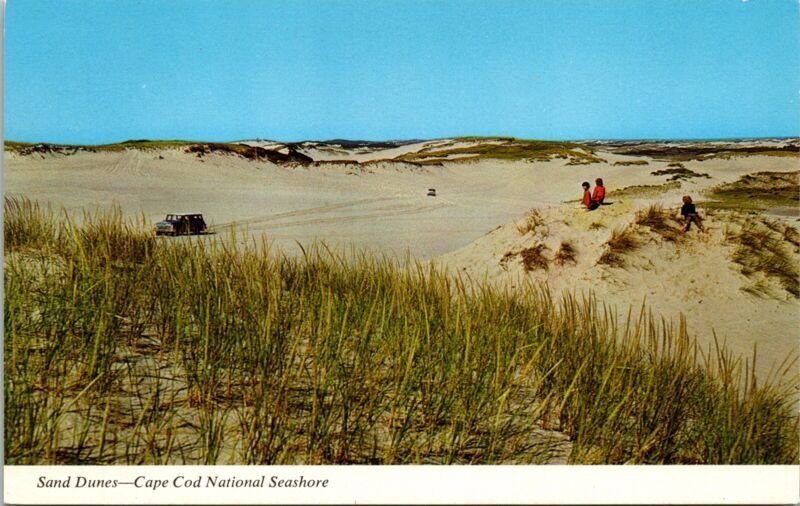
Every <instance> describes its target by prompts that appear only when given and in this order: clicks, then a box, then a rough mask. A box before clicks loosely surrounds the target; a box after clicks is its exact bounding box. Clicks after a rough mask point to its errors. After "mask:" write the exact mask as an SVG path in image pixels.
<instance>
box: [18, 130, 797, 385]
mask: <svg viewBox="0 0 800 506" xmlns="http://www.w3.org/2000/svg"><path fill="white" fill-rule="evenodd" d="M433 142H436V143H445V142H447V141H446V140H444V141H433ZM426 146H431V143H419V144H412V145H406V146H402V147H399V148H393V149H390V150H377V151H369V150H358V151H357V152H347V151H346V150H342V152H333V151H328V152H327V153H326V154H324V155H323V154H322V153H321V152H316V151H313V149H311V148H309V150H308V152H309V153H312V156H313V157H315V159H317V160H319V159H324V158H327V159H339V160H341V159H350V160H361V161H369V160H382V159H386V158H389V157H393V156H399V155H401V154H403V153H408V152H413V151H414V150H419V149H423V148H424V147H426ZM317 151H319V150H317ZM598 155H599V156H601V157H602V158H604V159H605V160H607V163H595V164H590V165H566V163H567V160H552V161H549V162H538V163H527V162H500V161H492V160H486V161H480V162H474V163H447V164H445V165H444V166H436V165H431V166H414V165H409V164H404V163H393V162H372V163H367V164H361V165H359V164H325V163H323V164H312V165H308V166H286V165H283V166H279V165H274V164H270V163H267V162H253V161H248V160H245V159H242V158H238V157H235V156H227V155H221V154H210V155H207V156H205V157H203V158H198V157H197V156H195V155H192V154H188V153H185V152H183V151H182V150H178V149H172V150H169V149H168V150H160V151H141V150H127V151H123V152H118V153H103V152H100V153H87V152H80V153H77V154H75V155H71V156H64V155H38V154H36V155H29V156H20V155H16V154H13V153H8V152H7V153H6V154H5V159H4V175H3V183H4V193H5V194H6V195H24V196H27V197H29V198H31V199H35V200H38V201H40V202H48V203H50V204H52V205H54V206H56V207H58V206H64V207H65V208H66V209H67V210H69V211H73V212H80V211H81V210H91V209H94V208H105V207H108V206H109V205H111V204H112V203H113V202H118V203H119V204H120V206H121V207H122V208H123V210H124V212H125V213H126V214H128V215H130V216H141V215H142V214H143V215H144V217H145V219H146V220H147V221H149V222H155V221H157V220H159V219H161V218H162V217H163V215H164V214H166V213H167V212H174V211H199V212H202V213H204V215H205V216H206V219H207V221H209V222H210V223H211V224H212V225H214V228H215V230H217V231H218V232H219V233H220V236H222V235H221V234H222V233H223V232H225V230H226V229H227V228H229V227H231V226H233V227H234V228H236V229H237V231H238V232H239V233H240V234H241V236H242V237H249V236H261V235H264V234H266V236H267V237H268V238H269V240H270V241H271V242H272V244H273V245H274V246H275V247H277V248H281V249H283V250H286V251H288V252H292V251H296V250H297V246H296V242H298V241H299V242H300V243H308V242H310V241H312V240H314V239H323V240H325V241H326V242H328V243H329V244H332V245H334V246H337V247H347V246H349V245H354V246H356V247H370V248H374V249H376V250H378V251H380V252H387V253H390V254H403V253H404V252H405V251H409V252H410V253H411V254H412V255H413V256H415V257H417V258H420V259H426V258H434V257H438V260H439V261H441V262H443V263H445V264H446V265H448V266H449V267H450V268H451V269H452V270H454V271H461V272H464V273H467V274H469V275H470V276H472V277H482V276H488V278H489V279H490V280H492V281H493V282H496V283H501V284H514V283H515V280H516V279H518V277H520V276H527V277H533V278H534V279H537V280H540V281H542V282H547V283H548V284H550V286H552V287H553V288H554V289H556V290H561V289H573V288H577V289H579V290H586V289H589V288H591V289H592V290H593V291H594V292H595V293H596V294H597V295H598V297H599V298H600V299H601V300H603V301H604V302H605V303H607V304H609V305H611V306H615V307H617V309H618V311H619V312H620V313H626V312H627V310H628V308H629V307H630V306H631V305H633V306H634V307H637V308H638V306H639V305H641V304H642V303H643V302H644V301H646V302H647V303H648V304H649V305H650V307H651V308H652V309H653V311H654V312H656V313H661V314H663V315H664V316H665V317H667V318H677V317H678V315H679V314H683V315H685V316H686V317H687V319H688V322H689V329H690V332H692V333H694V334H695V335H697V337H698V338H699V339H700V340H701V342H702V343H705V344H707V343H708V342H709V339H710V337H711V335H712V332H714V331H715V332H716V333H717V335H719V336H720V337H721V338H724V339H726V340H727V342H728V344H729V345H730V346H731V347H732V348H733V349H734V350H736V351H737V352H741V353H747V354H749V353H750V352H751V351H752V345H753V343H755V342H757V343H758V346H759V354H760V356H761V357H762V360H761V362H760V365H759V371H762V372H764V371H766V370H767V369H768V366H769V365H770V364H772V363H774V362H776V361H779V360H781V359H782V358H784V357H785V356H786V355H787V353H788V352H790V351H796V350H797V348H798V323H800V303H798V301H797V300H796V299H792V298H786V297H783V298H782V297H771V298H758V297H755V296H752V295H750V294H747V293H745V292H743V291H742V290H741V287H742V286H743V285H744V284H745V283H747V280H746V279H745V278H744V276H742V275H741V274H740V273H739V272H738V271H737V269H736V268H735V266H732V265H731V264H730V262H728V261H727V259H728V258H729V256H730V246H729V245H726V244H725V243H724V241H723V239H722V229H723V227H724V223H722V222H715V221H714V220H713V219H710V220H709V228H710V230H711V232H710V233H709V234H708V235H706V236H700V235H695V234H692V235H691V236H690V237H689V239H688V240H687V241H684V242H683V243H681V244H680V245H679V246H675V245H662V244H659V243H657V242H649V243H647V244H646V245H644V246H642V247H641V248H640V249H639V250H637V252H636V253H635V255H633V256H632V257H631V258H630V260H629V263H628V265H627V266H626V267H625V268H623V269H619V268H610V267H607V266H598V265H596V262H597V258H598V256H599V255H600V254H601V250H602V247H603V244H604V243H605V241H607V239H608V237H609V236H610V234H611V230H613V229H614V227H617V226H622V225H623V224H625V223H629V222H631V221H632V220H633V217H634V214H635V211H636V210H637V209H640V208H642V207H644V206H646V205H648V204H649V203H651V202H654V201H657V202H661V203H663V204H664V205H665V206H667V207H673V208H677V207H678V206H679V205H680V196H681V195H682V194H685V193H689V194H692V195H694V196H697V195H699V194H700V192H701V191H702V190H703V189H705V188H708V187H710V186H713V185H717V184H720V183H722V182H728V181H733V180H736V179H737V178H738V177H739V176H741V175H743V174H747V173H752V172H756V171H765V170H770V171H791V170H797V165H798V163H797V158H789V157H766V156H749V157H742V158H733V159H730V160H724V159H714V160H708V161H703V162H699V161H693V162H684V165H685V166H686V168H688V169H690V170H693V171H696V172H699V173H707V174H709V175H710V176H711V178H710V179H706V178H696V179H692V180H690V181H686V182H684V183H683V186H682V188H680V189H677V190H672V191H669V192H664V193H661V194H658V195H657V196H656V197H652V196H651V197H648V198H646V199H640V200H632V199H630V198H627V199H622V198H620V199H614V198H613V196H612V197H611V198H610V200H612V201H614V204H613V205H612V206H606V207H603V208H602V209H601V210H599V211H597V212H595V213H586V212H584V211H583V210H581V209H577V208H576V206H577V203H576V202H577V199H578V198H579V197H580V183H581V181H584V180H587V181H593V180H594V178H596V177H603V178H604V179H605V181H606V186H607V188H608V189H609V190H611V191H612V192H613V190H615V189H619V188H623V187H626V186H631V185H653V184H660V183H663V182H664V181H665V180H666V179H667V177H668V176H653V175H651V174H650V173H651V172H652V171H654V170H657V169H664V168H666V167H667V162H659V161H654V160H650V159H647V161H648V164H647V165H637V166H620V165H613V164H614V162H618V161H631V160H638V159H643V158H637V157H631V156H622V155H615V154H612V153H606V152H599V153H598ZM428 188H436V189H437V193H438V196H437V197H428V196H426V192H427V189H428ZM565 201H570V202H568V203H565ZM534 207H535V208H539V209H541V212H542V215H543V217H544V219H545V221H546V230H547V234H546V235H545V236H542V237H539V239H538V240H542V241H543V242H545V244H547V246H548V247H549V248H550V250H549V253H548V254H550V255H552V253H553V252H554V251H555V250H556V249H557V248H558V245H559V243H560V241H561V240H565V239H569V240H571V241H573V242H574V243H575V245H576V248H577V250H578V257H577V264H576V265H575V266H566V267H553V268H551V269H550V270H548V271H547V272H534V273H525V272H524V271H523V269H522V267H521V265H520V264H519V263H518V262H516V261H512V262H507V263H506V265H505V267H504V266H502V265H501V264H500V260H501V259H502V256H503V255H504V254H505V253H507V252H509V251H510V250H513V249H515V248H516V249H519V248H522V247H525V245H529V244H530V243H531V241H535V240H537V239H536V238H535V237H533V235H532V234H529V235H526V236H521V235H520V234H519V232H518V231H517V229H516V227H515V226H514V220H517V219H519V218H520V217H521V216H523V215H524V213H525V212H526V211H527V210H529V209H530V208H534ZM790 219H792V218H790ZM792 220H793V219H792ZM594 222H599V223H601V224H603V225H604V228H599V229H590V228H589V227H590V225H591V224H592V223H594ZM498 225H502V226H500V228H497V227H498Z"/></svg>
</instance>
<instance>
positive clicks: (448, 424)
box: [4, 198, 798, 464]
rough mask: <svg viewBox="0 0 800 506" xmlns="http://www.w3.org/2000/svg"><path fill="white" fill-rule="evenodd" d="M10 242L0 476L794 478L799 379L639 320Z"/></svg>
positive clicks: (407, 276) (404, 270)
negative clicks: (787, 468) (672, 470)
mask: <svg viewBox="0 0 800 506" xmlns="http://www.w3.org/2000/svg"><path fill="white" fill-rule="evenodd" d="M4 234H5V244H6V256H5V278H4V288H5V299H4V314H5V319H4V332H5V340H4V352H5V364H4V365H5V374H4V394H5V426H4V431H5V433H4V437H5V459H6V460H5V463H6V464H300V463H308V464H347V463H353V464H424V463H428V464H457V463H458V464H498V463H516V464H530V463H545V462H550V461H553V460H554V459H555V461H560V459H561V460H563V461H565V462H569V463H652V464H658V463H709V464H711V463H718V464H734V463H747V464H760V463H780V464H796V463H798V418H797V414H796V410H795V409H794V398H793V397H792V393H791V392H792V389H793V388H795V386H796V385H797V378H796V377H795V376H793V375H792V371H794V369H793V367H792V364H791V363H788V364H785V365H784V367H783V368H782V369H780V370H776V372H775V376H774V377H772V378H756V377H755V375H754V374H753V373H752V371H753V368H752V364H751V363H750V362H748V361H744V360H742V359H739V358H736V357H733V356H731V354H730V353H729V352H728V351H726V349H725V348H724V347H722V346H718V347H716V348H715V349H710V350H700V349H698V348H697V346H696V345H695V344H694V341H692V340H691V339H690V337H689V336H688V335H687V333H686V328H685V325H684V324H683V322H679V323H678V324H676V325H673V324H670V323H668V322H664V321H663V320H661V319H660V318H658V317H656V316H653V315H650V314H649V313H648V312H647V311H646V310H645V309H642V311H640V312H638V313H632V314H631V315H630V317H629V318H628V319H627V320H626V321H619V320H618V319H617V318H616V317H615V316H613V314H612V313H611V312H609V311H608V310H607V309H606V308H604V307H603V306H601V305H599V304H598V303H597V301H596V300H595V299H594V298H593V297H591V296H589V295H587V296H581V297H578V296H574V295H569V294H565V295H564V296H562V297H554V296H553V295H552V294H551V293H550V292H549V291H548V290H547V289H545V288H542V287H540V286H536V285H534V284H532V283H530V284H527V285H524V286H518V287H517V288H516V289H514V290H499V289H496V288H490V285H488V284H483V283H481V282H468V281H466V280H464V279H461V278H459V277H454V276H453V275H450V274H448V273H446V272H443V271H442V270H440V269H439V268H438V267H436V266H435V265H434V264H427V263H420V262H415V261H413V260H410V259H407V260H405V261H398V260H394V259H390V258H385V257H380V256H376V255H373V254H371V253H369V252H367V251H352V252H348V253H347V254H343V253H338V252H335V251H331V250H330V249H329V248H327V247H326V246H325V245H324V244H317V245H312V246H309V247H306V248H305V249H304V251H303V254H302V255H301V256H299V257H286V256H283V255H279V254H275V253H272V252H271V251H270V248H269V245H268V244H267V243H266V241H262V242H259V243H247V244H237V240H236V238H235V237H233V236H232V235H231V237H229V238H228V239H227V240H222V239H221V238H220V237H204V238H192V237H188V238H179V239H170V238H155V237H153V235H152V233H151V231H150V230H149V226H148V224H147V223H145V222H144V220H143V219H142V220H139V221H138V222H127V221H125V220H124V219H123V217H122V214H121V213H120V212H119V210H113V209H112V210H111V211H109V212H107V213H98V214H91V215H86V216H84V217H83V220H81V222H80V224H78V223H76V221H75V220H72V219H68V216H67V215H66V213H64V212H63V211H60V212H53V211H51V210H49V209H46V208H42V207H40V206H37V205H36V204H35V203H33V202H30V201H27V200H24V199H9V198H7V199H6V201H5V216H4ZM231 234H232V232H231ZM220 235H221V234H220ZM753 358H755V357H753Z"/></svg>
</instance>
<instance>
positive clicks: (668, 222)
mask: <svg viewBox="0 0 800 506" xmlns="http://www.w3.org/2000/svg"><path fill="white" fill-rule="evenodd" d="M635 223H636V224H637V225H640V226H643V227H647V228H649V229H650V230H652V231H653V232H655V233H656V234H658V235H659V236H661V238H662V239H664V240H665V241H669V242H674V241H677V240H678V239H679V238H680V237H681V235H680V231H681V228H680V227H679V226H676V224H680V223H681V222H680V220H679V219H677V218H676V217H675V216H674V214H673V213H670V212H669V211H667V210H665V209H664V208H663V207H662V206H661V205H659V204H653V205H651V206H649V207H647V209H644V210H642V211H638V212H637V213H636V218H635Z"/></svg>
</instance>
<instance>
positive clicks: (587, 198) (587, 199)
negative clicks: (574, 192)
mask: <svg viewBox="0 0 800 506" xmlns="http://www.w3.org/2000/svg"><path fill="white" fill-rule="evenodd" d="M581 186H582V187H583V198H582V199H581V205H582V206H583V207H585V208H586V209H588V210H590V211H591V210H592V209H593V207H592V194H591V193H590V192H589V183H588V182H587V181H584V182H583V183H581Z"/></svg>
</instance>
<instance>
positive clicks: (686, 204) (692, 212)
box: [681, 195, 706, 233]
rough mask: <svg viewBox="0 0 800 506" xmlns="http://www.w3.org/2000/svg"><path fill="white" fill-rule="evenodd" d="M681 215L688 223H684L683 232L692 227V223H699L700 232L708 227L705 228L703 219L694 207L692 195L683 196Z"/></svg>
mask: <svg viewBox="0 0 800 506" xmlns="http://www.w3.org/2000/svg"><path fill="white" fill-rule="evenodd" d="M681 216H683V219H684V220H686V224H685V225H683V229H682V230H681V233H686V232H688V231H689V229H690V228H691V227H692V223H695V224H696V225H697V228H699V229H700V232H705V231H706V229H705V228H703V219H702V218H701V217H700V215H699V214H697V209H696V208H695V207H694V204H693V203H692V197H690V196H688V195H684V196H683V206H681Z"/></svg>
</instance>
